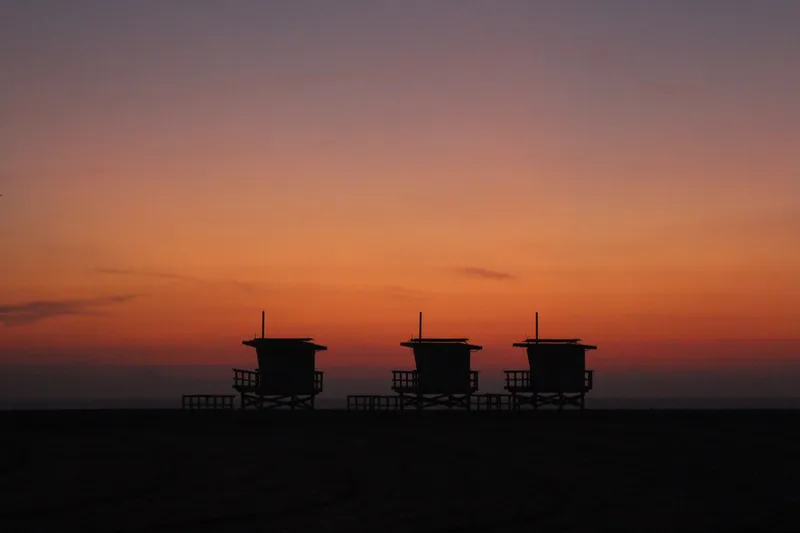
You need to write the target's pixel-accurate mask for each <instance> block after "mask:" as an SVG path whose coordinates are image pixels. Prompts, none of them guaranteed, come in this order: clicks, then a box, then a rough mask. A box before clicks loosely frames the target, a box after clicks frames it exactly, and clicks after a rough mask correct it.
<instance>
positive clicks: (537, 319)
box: [536, 311, 539, 344]
mask: <svg viewBox="0 0 800 533" xmlns="http://www.w3.org/2000/svg"><path fill="white" fill-rule="evenodd" d="M536 344H539V311H536Z"/></svg>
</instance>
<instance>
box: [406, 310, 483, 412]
mask: <svg viewBox="0 0 800 533" xmlns="http://www.w3.org/2000/svg"><path fill="white" fill-rule="evenodd" d="M467 340H468V339H449V338H427V339H426V338H423V337H422V313H420V314H419V336H418V337H417V338H413V337H412V339H411V340H410V341H408V342H401V343H400V346H404V347H406V348H411V349H413V350H414V362H415V363H416V369H415V370H392V390H394V391H395V392H396V393H397V394H398V398H399V407H400V409H401V410H402V409H405V408H406V407H415V408H417V409H424V408H426V407H437V406H439V407H447V408H448V409H452V408H454V407H458V408H464V409H470V406H471V402H470V400H471V397H472V394H473V393H475V392H476V391H477V390H478V372H477V370H472V369H471V368H470V356H471V354H472V352H474V351H477V350H481V349H483V348H482V347H481V346H476V345H474V344H468V343H467Z"/></svg>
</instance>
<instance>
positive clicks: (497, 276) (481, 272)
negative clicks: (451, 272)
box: [456, 267, 517, 281]
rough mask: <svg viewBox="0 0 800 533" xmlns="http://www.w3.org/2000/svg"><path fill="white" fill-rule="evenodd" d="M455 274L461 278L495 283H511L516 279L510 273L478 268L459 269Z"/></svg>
mask: <svg viewBox="0 0 800 533" xmlns="http://www.w3.org/2000/svg"><path fill="white" fill-rule="evenodd" d="M456 272H457V273H458V274H460V275H462V276H466V277H469V278H477V279H486V280H495V281H511V280H515V279H517V276H515V275H514V274H511V273H510V272H499V271H497V270H489V269H486V268H478V267H465V268H459V269H457V270H456Z"/></svg>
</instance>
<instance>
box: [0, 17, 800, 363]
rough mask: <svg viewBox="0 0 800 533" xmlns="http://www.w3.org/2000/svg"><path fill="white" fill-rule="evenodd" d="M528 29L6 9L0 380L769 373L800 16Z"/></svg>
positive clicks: (559, 20)
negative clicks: (315, 359)
mask: <svg viewBox="0 0 800 533" xmlns="http://www.w3.org/2000/svg"><path fill="white" fill-rule="evenodd" d="M523 4H524V3H517V4H513V3H503V2H499V3H498V4H497V5H498V6H499V7H497V9H495V8H492V9H491V10H489V8H488V7H486V6H484V7H479V6H473V7H474V9H471V10H468V9H464V10H458V9H455V8H454V7H453V6H454V5H455V4H447V3H442V4H441V6H440V7H435V6H434V5H433V4H431V5H428V4H424V3H420V4H414V5H413V7H408V8H402V7H401V6H400V4H398V5H397V6H395V7H391V8H390V7H385V9H383V10H377V9H376V10H364V11H362V10H358V9H355V8H353V9H348V8H346V7H341V8H340V9H338V10H334V9H332V8H327V7H325V5H324V4H321V3H320V4H315V5H314V6H315V7H312V4H307V5H304V6H299V5H298V6H296V7H291V6H289V5H288V4H287V5H285V6H283V7H269V6H272V4H269V6H268V5H267V4H264V5H263V6H255V5H254V6H249V7H245V6H244V4H242V5H241V6H239V7H237V8H231V9H230V10H228V11H226V10H222V11H220V10H221V9H222V8H221V7H214V4H206V3H202V2H201V3H199V4H198V7H197V8H196V9H195V10H194V11H189V12H186V13H179V12H178V11H176V9H177V8H170V7H164V6H163V5H162V4H158V3H147V2H144V3H142V4H141V5H140V7H138V8H134V7H130V6H129V7H128V8H126V10H125V12H124V13H119V12H116V11H115V10H113V9H111V8H110V7H98V6H95V8H94V9H93V10H88V8H84V7H80V6H77V7H75V8H74V10H67V9H65V8H53V9H52V10H51V11H49V12H48V13H46V14H45V13H41V12H38V11H36V10H35V9H34V8H32V7H31V8H28V7H26V4H24V3H16V4H14V3H12V4H10V5H9V6H5V7H4V8H3V9H4V10H5V12H6V15H7V16H6V17H0V19H2V20H3V22H0V49H2V50H3V52H2V54H3V55H2V56H0V61H1V63H0V64H1V65H2V66H3V67H4V71H6V72H7V73H8V75H7V76H6V75H4V78H5V79H6V80H10V83H9V84H8V85H7V88H6V89H4V92H3V96H2V99H0V116H2V117H3V120H2V121H0V156H2V161H0V187H1V189H2V190H0V193H2V194H3V196H2V197H0V250H2V262H0V274H1V275H0V363H11V364H18V363H22V362H34V363H50V362H54V361H56V360H59V357H61V358H62V359H63V360H66V361H71V360H87V361H102V362H114V363H121V364H122V363H124V364H127V363H141V362H148V363H152V362H159V363H186V364H189V363H197V362H200V363H225V362H227V361H243V360H247V358H248V357H251V356H252V354H250V352H249V351H248V349H247V348H245V347H242V346H241V345H240V344H239V343H240V341H241V340H243V339H245V338H248V337H249V336H250V335H252V334H253V333H254V332H255V331H257V330H258V329H259V327H260V324H259V313H260V311H261V309H262V308H264V309H266V311H267V319H268V333H269V334H271V335H275V336H282V335H287V336H291V335H302V336H306V335H308V336H313V337H315V338H316V339H318V340H319V342H321V343H323V344H326V345H328V346H329V347H330V351H329V352H327V353H326V354H324V355H321V356H320V357H321V359H322V360H323V361H325V362H326V363H327V364H331V365H336V366H342V365H347V364H353V365H371V364H375V365H378V364H383V363H384V362H386V363H387V364H394V363H397V364H400V363H410V359H409V354H408V353H406V351H405V350H404V349H402V348H400V347H399V345H398V344H399V342H400V341H402V340H405V339H406V338H407V337H409V336H410V335H411V334H412V333H415V332H416V320H417V313H418V312H419V311H423V312H425V314H426V333H429V334H430V335H447V336H450V335H454V336H467V337H469V338H470V339H471V340H472V341H474V342H476V343H478V344H484V346H486V350H485V351H484V352H482V353H481V354H479V355H477V356H476V357H478V358H482V359H481V362H480V364H481V365H484V367H486V368H492V365H497V366H496V367H497V368H499V367H501V366H504V367H508V366H513V363H514V362H515V361H517V362H520V363H522V362H523V361H524V359H523V358H522V354H520V353H517V352H516V351H514V350H513V349H511V348H510V344H511V343H512V342H514V341H517V340H519V339H521V338H523V337H524V336H525V335H526V334H529V335H532V334H533V314H534V312H535V311H539V312H540V314H541V322H542V334H543V335H547V336H575V337H581V338H582V339H584V340H585V341H586V342H589V343H592V344H597V345H599V346H600V349H599V350H598V351H597V352H592V354H591V355H590V357H591V358H592V359H593V360H594V361H596V364H595V367H599V368H603V366H602V365H607V366H606V368H608V369H613V368H620V367H626V368H628V367H638V366H641V367H650V366H653V365H656V366H657V365H667V366H669V365H672V366H675V365H678V366H680V367H681V368H688V369H691V368H692V367H693V365H695V366H696V367H697V368H699V367H701V366H703V365H706V366H707V365H709V364H716V362H717V361H725V360H728V359H730V358H733V359H735V360H736V361H737V364H738V365H744V366H745V367H746V366H747V364H751V365H752V366H758V365H761V364H765V362H773V363H774V362H779V361H782V360H785V359H787V358H791V357H793V356H794V355H795V354H796V353H797V348H798V347H800V341H798V339H800V336H798V333H797V332H798V324H800V247H798V246H797V242H800V240H799V239H798V237H800V201H799V200H798V198H800V194H798V192H800V191H799V190H798V184H799V183H800V159H798V158H797V146H798V145H800V105H798V103H797V97H796V95H797V94H800V75H798V73H797V69H787V65H796V64H800V52H798V50H800V46H793V45H800V41H798V37H797V33H796V31H795V30H796V25H794V24H792V23H790V21H792V20H794V21H800V19H799V18H798V14H800V11H799V10H798V9H797V8H796V7H793V6H796V4H791V3H789V4H785V5H781V6H780V9H778V8H777V7H776V10H773V11H769V10H767V9H766V8H765V9H764V10H759V9H758V8H756V7H753V6H750V7H747V8H744V7H740V8H739V9H740V10H749V11H752V12H747V13H741V12H740V13H738V14H737V13H733V14H732V13H731V12H730V11H734V10H727V9H723V8H722V4H719V6H718V10H716V11H715V10H714V9H712V8H708V9H707V10H705V11H704V10H699V11H698V10H694V11H693V10H692V8H691V4H688V3H687V4H686V5H684V4H683V3H681V2H679V3H678V5H679V6H683V7H678V8H675V9H672V10H667V9H666V7H663V6H662V7H661V8H657V9H654V11H653V12H645V11H638V10H628V11H623V10H619V9H616V8H614V9H611V8H609V9H608V10H607V11H606V12H604V14H603V15H602V16H603V17H606V18H605V19H603V20H600V19H598V18H597V17H599V16H600V15H599V14H598V13H595V12H594V11H593V10H594V9H595V8H592V7H591V5H592V4H585V5H584V6H583V9H581V10H575V9H571V8H563V9H562V8H559V7H557V6H558V4H556V3H553V4H549V7H534V6H533V5H523ZM612 4H613V3H611V4H609V5H612ZM709 4H713V2H710V3H709ZM353 5H355V4H353ZM437 5H439V4H437ZM492 5H494V4H492ZM543 5H544V4H543ZM613 5H616V4H613ZM715 5H716V4H715ZM426 6H427V7H426ZM444 6H449V7H444ZM487 6H488V4H487ZM754 6H755V3H754ZM362 7H363V6H362ZM454 9H455V10H454ZM537 10H538V11H537ZM665 10H666V11H669V13H667V12H666V11H665ZM781 10H783V11H781ZM128 11H130V12H128ZM701 11H702V12H701ZM736 17H739V18H736ZM740 19H741V20H749V21H750V25H748V24H744V25H741V24H740V25H739V26H736V25H735V24H733V23H734V22H735V21H737V20H738V21H740V22H741V20H740ZM421 21H423V22H421ZM734 27H735V28H734ZM766 27H769V31H766V30H765V29H764V28H766ZM734 29H735V30H736V31H734ZM701 30H702V31H701ZM9 50H13V53H11V52H9ZM712 341H714V342H716V341H724V342H725V343H727V344H714V342H712ZM734 341H736V342H734ZM46 354H49V355H46ZM59 354H62V355H61V356H59Z"/></svg>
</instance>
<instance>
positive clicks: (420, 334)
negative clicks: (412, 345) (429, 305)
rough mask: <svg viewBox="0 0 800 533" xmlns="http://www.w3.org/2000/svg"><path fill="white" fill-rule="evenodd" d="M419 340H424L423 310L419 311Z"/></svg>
mask: <svg viewBox="0 0 800 533" xmlns="http://www.w3.org/2000/svg"><path fill="white" fill-rule="evenodd" d="M418 338H419V340H420V341H422V311H420V312H419V337H418Z"/></svg>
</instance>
